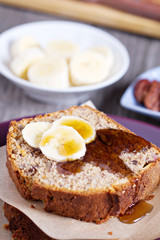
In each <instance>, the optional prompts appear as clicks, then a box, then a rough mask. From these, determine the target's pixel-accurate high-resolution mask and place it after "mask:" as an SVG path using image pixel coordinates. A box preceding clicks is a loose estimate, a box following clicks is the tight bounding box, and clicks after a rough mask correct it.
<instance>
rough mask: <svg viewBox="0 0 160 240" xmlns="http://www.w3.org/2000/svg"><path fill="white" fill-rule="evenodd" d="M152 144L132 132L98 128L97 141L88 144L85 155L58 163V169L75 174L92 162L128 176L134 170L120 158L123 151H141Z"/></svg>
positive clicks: (61, 171) (102, 168)
mask: <svg viewBox="0 0 160 240" xmlns="http://www.w3.org/2000/svg"><path fill="white" fill-rule="evenodd" d="M150 146H151V144H150V142H148V141H146V140H145V139H143V138H142V137H139V136H137V135H134V134H132V133H128V132H125V131H122V130H117V129H101V130H97V131H96V139H95V141H93V142H91V143H89V144H87V146H86V147H87V151H86V154H85V156H84V157H83V158H81V159H79V160H75V161H67V162H62V163H57V170H58V171H59V172H60V173H63V174H75V173H78V172H81V169H82V167H83V165H84V164H85V163H91V164H93V165H95V166H98V167H100V168H101V170H108V171H109V172H111V173H120V174H121V175H122V176H126V175H129V174H131V173H132V171H131V170H130V169H129V168H128V167H127V166H126V165H125V164H124V162H123V161H122V159H120V155H121V153H122V152H127V153H130V152H139V151H141V150H145V148H150ZM135 164H136V163H135Z"/></svg>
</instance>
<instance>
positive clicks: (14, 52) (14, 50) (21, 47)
mask: <svg viewBox="0 0 160 240" xmlns="http://www.w3.org/2000/svg"><path fill="white" fill-rule="evenodd" d="M36 46H37V47H38V46H39V44H38V42H37V41H36V39H34V38H33V37H32V36H22V37H21V38H19V39H17V40H15V41H14V42H13V43H12V45H11V48H10V53H11V56H12V58H14V57H16V56H18V55H19V54H21V53H22V52H24V51H25V50H27V49H28V48H32V47H36Z"/></svg>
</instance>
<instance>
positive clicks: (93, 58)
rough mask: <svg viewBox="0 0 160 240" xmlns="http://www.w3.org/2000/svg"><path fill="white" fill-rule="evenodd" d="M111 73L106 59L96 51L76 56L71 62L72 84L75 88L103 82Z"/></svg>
mask: <svg viewBox="0 0 160 240" xmlns="http://www.w3.org/2000/svg"><path fill="white" fill-rule="evenodd" d="M109 72H110V68H109V66H108V64H107V60H106V58H105V57H104V56H103V55H102V54H100V53H98V52H96V51H89V50H88V51H85V52H83V53H81V54H78V55H76V56H74V57H73V58H72V59H71V62H70V75H71V83H72V84H73V85H74V86H80V85H88V84H94V83H99V82H102V81H104V80H106V79H107V77H108V75H109Z"/></svg>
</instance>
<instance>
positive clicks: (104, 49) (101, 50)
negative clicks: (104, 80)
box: [89, 46, 114, 68]
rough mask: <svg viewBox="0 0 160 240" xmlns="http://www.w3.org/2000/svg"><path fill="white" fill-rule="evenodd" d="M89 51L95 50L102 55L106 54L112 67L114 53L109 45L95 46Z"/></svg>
mask: <svg viewBox="0 0 160 240" xmlns="http://www.w3.org/2000/svg"><path fill="white" fill-rule="evenodd" d="M89 51H94V52H97V53H99V54H101V55H102V56H104V57H105V58H106V60H107V64H108V67H109V68H111V67H112V66H113V63H114V55H113V52H112V50H111V48H110V47H107V46H97V47H94V48H91V49H90V50H89Z"/></svg>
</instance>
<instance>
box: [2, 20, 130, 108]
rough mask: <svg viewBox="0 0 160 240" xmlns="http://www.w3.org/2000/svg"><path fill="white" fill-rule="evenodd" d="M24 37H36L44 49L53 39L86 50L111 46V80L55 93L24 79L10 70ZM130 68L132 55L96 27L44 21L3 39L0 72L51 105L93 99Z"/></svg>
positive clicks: (55, 91)
mask: <svg viewBox="0 0 160 240" xmlns="http://www.w3.org/2000/svg"><path fill="white" fill-rule="evenodd" d="M23 35H31V36H33V37H35V38H36V39H37V40H38V42H39V43H40V45H41V46H42V47H45V46H46V44H47V43H48V42H49V41H50V40H53V39H54V40H68V41H71V42H75V43H77V44H78V45H79V46H80V48H81V49H82V50H85V49H88V48H91V47H95V46H105V45H107V46H109V47H111V49H112V51H113V54H114V57H115V63H114V67H113V68H112V71H111V73H110V76H109V78H108V79H107V80H105V81H103V82H101V83H98V84H93V85H87V86H80V87H70V88H67V89H63V90H53V89H50V88H47V87H44V88H41V87H38V86H37V85H35V84H33V83H30V82H28V81H26V80H23V79H21V78H19V77H17V76H16V75H14V73H12V71H11V70H10V68H9V62H10V44H11V43H12V42H13V41H14V40H15V39H17V38H19V37H21V36H23ZM128 66H129V55H128V52H127V50H126V48H125V47H124V46H123V44H122V43H121V42H120V41H119V40H117V39H116V38H114V37H113V36H111V35H110V34H108V33H106V32H105V31H102V30H100V29H97V28H95V27H92V26H89V25H86V24H81V23H75V22H68V21H42V22H35V23H28V24H24V25H20V26H17V27H14V28H12V29H9V30H7V31H5V32H3V33H2V34H1V36H0V72H1V74H2V75H3V76H5V77H6V78H8V79H9V80H10V81H11V82H13V83H14V84H16V85H17V86H18V87H20V88H21V89H23V90H24V92H25V93H26V94H27V95H29V96H31V97H32V98H34V99H37V100H40V101H44V102H49V103H56V102H57V103H64V102H65V104H67V105H73V104H80V103H82V102H84V101H86V100H87V99H89V98H90V97H91V95H93V94H94V93H95V91H96V90H99V89H102V88H104V87H107V86H109V85H111V84H113V83H115V82H117V81H118V80H120V79H121V78H122V77H123V76H124V74H125V73H126V71H127V69H128Z"/></svg>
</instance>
